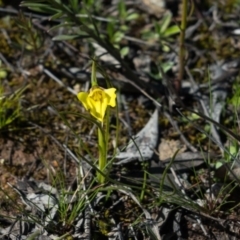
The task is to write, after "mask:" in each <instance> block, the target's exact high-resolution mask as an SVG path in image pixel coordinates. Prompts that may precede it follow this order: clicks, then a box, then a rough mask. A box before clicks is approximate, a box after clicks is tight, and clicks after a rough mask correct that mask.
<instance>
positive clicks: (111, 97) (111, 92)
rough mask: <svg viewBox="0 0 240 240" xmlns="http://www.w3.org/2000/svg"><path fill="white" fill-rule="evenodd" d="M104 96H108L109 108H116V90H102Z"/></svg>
mask: <svg viewBox="0 0 240 240" xmlns="http://www.w3.org/2000/svg"><path fill="white" fill-rule="evenodd" d="M104 92H105V94H106V95H107V96H108V103H107V104H108V105H109V106H111V107H115V106H116V93H115V92H116V88H108V89H104Z"/></svg>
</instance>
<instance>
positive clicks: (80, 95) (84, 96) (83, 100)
mask: <svg viewBox="0 0 240 240" xmlns="http://www.w3.org/2000/svg"><path fill="white" fill-rule="evenodd" d="M77 97H78V100H79V101H80V102H81V103H82V104H83V106H84V107H85V109H87V110H89V108H90V106H89V104H88V101H87V99H88V93H86V92H80V93H78V95H77Z"/></svg>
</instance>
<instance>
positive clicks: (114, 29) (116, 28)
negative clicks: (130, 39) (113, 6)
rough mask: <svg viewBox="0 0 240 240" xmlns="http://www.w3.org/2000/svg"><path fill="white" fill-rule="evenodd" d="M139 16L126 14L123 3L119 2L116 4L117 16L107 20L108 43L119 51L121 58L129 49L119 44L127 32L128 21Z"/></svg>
mask: <svg viewBox="0 0 240 240" xmlns="http://www.w3.org/2000/svg"><path fill="white" fill-rule="evenodd" d="M138 17H139V15H138V14H137V13H135V12H128V11H127V9H126V4H125V2H124V1H120V2H119V4H118V16H117V19H118V20H116V17H114V18H109V22H108V24H107V34H108V38H109V41H110V42H111V43H112V44H113V46H114V47H115V48H117V49H119V51H120V54H121V56H122V57H124V56H126V55H127V54H128V52H129V47H127V46H125V47H122V48H121V47H120V42H121V41H122V40H123V38H124V37H125V35H126V34H127V33H128V31H129V24H130V21H133V20H136V19H137V18H138Z"/></svg>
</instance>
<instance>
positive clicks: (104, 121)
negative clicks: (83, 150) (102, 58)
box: [78, 61, 116, 183]
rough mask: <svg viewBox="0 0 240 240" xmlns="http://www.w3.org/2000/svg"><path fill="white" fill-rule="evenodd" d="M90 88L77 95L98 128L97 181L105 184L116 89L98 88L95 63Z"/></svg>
mask: <svg viewBox="0 0 240 240" xmlns="http://www.w3.org/2000/svg"><path fill="white" fill-rule="evenodd" d="M91 84H92V88H91V89H90V90H89V92H88V93H87V92H80V93H78V99H79V100H80V101H81V102H82V104H83V106H84V107H85V109H86V110H88V111H89V112H90V114H91V115H92V116H93V119H91V122H93V123H95V124H96V126H97V127H98V149H99V172H98V174H97V175H98V181H99V182H100V183H104V182H105V176H104V174H103V173H104V172H105V174H106V171H105V170H106V166H107V153H108V149H107V143H108V139H109V123H110V115H109V114H110V112H109V111H110V109H109V106H111V107H115V106H116V93H115V92H116V88H108V89H104V88H101V87H99V86H98V83H97V79H96V63H95V61H93V64H92V79H91Z"/></svg>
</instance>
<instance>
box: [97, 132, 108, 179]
mask: <svg viewBox="0 0 240 240" xmlns="http://www.w3.org/2000/svg"><path fill="white" fill-rule="evenodd" d="M98 152H99V163H98V166H99V170H100V171H101V172H104V170H105V167H106V165H107V148H106V139H105V135H104V132H103V131H102V130H101V129H100V128H98ZM97 179H98V182H99V183H100V184H102V183H104V182H105V176H103V175H102V174H101V173H100V172H98V173H97Z"/></svg>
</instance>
